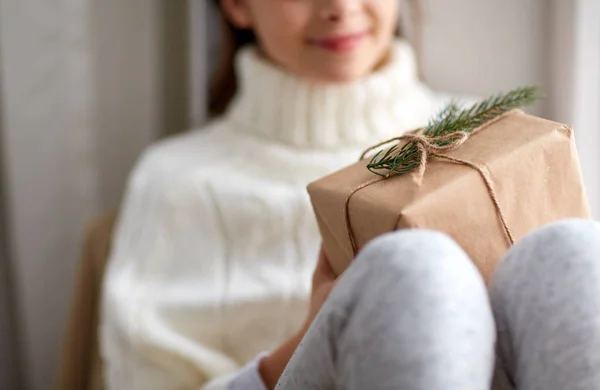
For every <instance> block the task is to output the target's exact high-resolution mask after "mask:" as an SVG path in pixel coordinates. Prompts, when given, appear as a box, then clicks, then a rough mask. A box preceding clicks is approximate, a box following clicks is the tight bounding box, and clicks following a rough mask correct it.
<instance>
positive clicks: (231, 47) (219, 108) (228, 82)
mask: <svg viewBox="0 0 600 390" xmlns="http://www.w3.org/2000/svg"><path fill="white" fill-rule="evenodd" d="M213 1H214V3H215V4H216V6H217V7H218V9H219V10H220V9H221V4H220V1H219V0H213ZM411 2H412V3H414V4H412V6H411V18H412V19H413V24H418V19H419V17H420V15H419V11H420V10H419V7H418V4H417V3H418V0H411ZM220 14H221V16H220V17H221V26H222V34H221V44H220V49H219V54H218V56H219V58H218V62H217V66H216V68H215V73H214V74H213V76H212V78H211V84H210V91H209V98H208V112H209V115H210V116H211V117H216V116H219V115H221V114H223V113H224V112H225V110H227V106H229V103H230V102H231V100H232V99H233V97H234V96H235V94H236V92H237V88H238V81H237V77H236V74H235V55H236V54H237V52H238V51H239V50H240V49H241V48H242V47H243V46H246V45H248V44H252V43H256V36H255V35H254V32H252V30H247V29H239V28H237V27H235V26H234V25H233V24H232V23H231V22H230V21H229V20H228V19H227V17H226V16H225V13H224V12H220ZM396 35H397V36H399V37H403V36H405V34H404V29H403V26H402V24H400V25H399V26H398V29H397V30H396ZM417 44H418V42H417Z"/></svg>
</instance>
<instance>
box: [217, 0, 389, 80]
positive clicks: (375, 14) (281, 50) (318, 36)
mask: <svg viewBox="0 0 600 390" xmlns="http://www.w3.org/2000/svg"><path fill="white" fill-rule="evenodd" d="M221 3H222V6H223V9H224V11H225V12H226V13H227V15H228V16H229V18H230V20H231V21H232V22H233V23H234V24H235V25H236V26H237V27H238V28H250V29H252V30H253V31H254V33H255V34H256V36H257V38H258V41H259V45H260V47H261V49H262V51H263V53H264V54H265V55H266V56H267V57H268V58H269V59H270V60H271V61H273V62H275V63H277V64H279V65H280V66H282V67H284V68H286V69H288V70H289V71H290V72H292V73H295V74H297V75H299V76H302V77H306V78H309V79H312V80H314V81H318V82H350V81H353V80H356V79H359V78H361V77H363V76H365V75H367V74H368V73H370V72H371V71H372V70H373V68H375V67H376V66H377V65H378V64H380V63H381V62H382V61H383V59H384V58H385V56H386V55H387V53H388V51H389V48H390V45H391V42H392V39H393V36H394V31H395V30H396V27H397V21H398V7H399V5H398V0H221Z"/></svg>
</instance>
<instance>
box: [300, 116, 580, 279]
mask: <svg viewBox="0 0 600 390" xmlns="http://www.w3.org/2000/svg"><path fill="white" fill-rule="evenodd" d="M447 155H449V156H452V157H456V158H459V159H462V160H466V161H469V162H472V163H475V164H479V165H483V166H485V167H487V168H488V170H489V172H490V177H491V179H492V181H493V185H494V189H495V191H496V195H497V199H498V201H499V203H500V205H501V207H502V211H503V213H504V216H505V218H506V220H507V223H508V225H509V227H510V229H511V231H512V233H513V235H514V237H515V239H516V240H517V241H518V240H519V238H521V237H523V236H524V235H526V234H527V233H528V232H530V231H531V230H533V229H535V228H537V227H540V226H542V225H545V224H547V223H549V222H552V221H556V220H559V219H564V218H589V216H590V214H589V207H588V203H587V199H586V196H585V191H584V187H583V181H582V177H581V172H580V168H579V161H578V155H577V150H576V148H575V142H574V138H573V134H572V130H571V128H570V127H568V126H565V125H563V124H560V123H556V122H552V121H549V120H546V119H542V118H538V117H534V116H530V115H527V114H524V113H523V112H521V111H514V112H512V113H511V114H509V115H506V116H504V117H503V118H501V119H500V120H498V121H496V122H495V123H493V124H491V125H490V126H488V127H487V128H485V129H483V130H482V131H480V132H478V133H477V134H474V135H473V136H472V137H471V138H470V139H469V140H468V141H467V142H466V143H465V144H464V145H462V146H461V147H460V148H458V149H457V150H453V151H451V152H448V153H447ZM368 162H369V159H365V160H362V161H360V162H358V163H356V164H353V165H351V166H349V167H347V168H344V169H342V170H340V171H338V172H335V173H333V174H331V175H329V176H326V177H324V178H322V179H320V180H318V181H316V182H313V183H311V184H310V185H309V186H308V192H309V194H310V197H311V201H312V204H313V208H314V211H315V215H316V218H317V221H318V224H319V228H320V231H321V234H322V236H323V246H324V249H325V252H326V253H327V256H328V258H329V261H330V263H331V266H332V268H333V270H334V271H335V272H336V274H341V273H342V272H343V271H344V270H345V269H346V268H347V267H348V265H349V264H350V262H351V261H352V259H353V258H354V253H353V249H352V246H351V243H350V239H349V234H348V230H347V228H346V222H345V207H344V204H345V201H346V198H347V197H348V195H349V194H350V193H351V192H352V190H353V189H355V188H356V187H358V186H360V185H361V184H363V183H366V182H368V181H371V180H372V179H373V178H374V177H376V176H375V175H374V174H373V173H371V172H369V171H368V170H367V168H366V165H367V163H368ZM417 175H418V173H417V172H412V173H408V174H404V175H397V176H394V177H391V178H389V179H387V180H382V181H379V182H377V183H375V184H372V185H369V186H367V187H365V188H363V189H361V190H360V191H358V192H356V193H355V194H353V195H352V197H351V199H350V202H349V205H348V210H349V215H350V224H351V228H352V232H353V234H354V236H355V239H356V244H357V247H358V249H359V250H360V248H362V247H363V246H364V245H365V244H366V243H367V242H368V241H370V240H371V239H373V238H375V237H377V236H379V235H381V234H383V233H386V232H390V231H393V230H396V229H407V228H423V229H431V230H436V231H441V232H444V233H446V234H448V235H449V236H451V237H452V238H453V239H454V240H455V241H456V242H457V243H458V244H459V245H460V246H461V247H462V248H463V249H464V250H465V252H466V253H467V254H468V255H469V256H470V257H471V259H472V260H473V261H474V263H475V265H476V266H477V267H478V268H479V270H480V272H481V273H482V275H483V277H484V278H485V280H486V281H489V278H490V276H491V274H492V272H493V270H494V268H495V266H496V264H497V263H498V261H499V259H500V258H501V257H502V255H503V254H504V253H505V252H506V250H507V249H508V247H509V245H510V243H509V241H508V238H507V236H506V232H505V231H504V230H503V228H502V225H501V223H500V221H499V218H498V212H497V210H496V209H495V208H494V206H493V204H492V200H491V199H490V194H489V193H488V190H487V189H486V187H485V184H484V182H483V180H482V178H481V175H480V174H479V172H477V171H476V170H475V169H473V168H470V167H467V166H464V165H460V164H456V163H453V162H448V161H444V160H439V159H436V158H435V157H433V158H430V160H429V162H428V164H427V168H426V171H425V174H424V176H423V177H422V178H418V177H416V176H417ZM420 179H422V180H420Z"/></svg>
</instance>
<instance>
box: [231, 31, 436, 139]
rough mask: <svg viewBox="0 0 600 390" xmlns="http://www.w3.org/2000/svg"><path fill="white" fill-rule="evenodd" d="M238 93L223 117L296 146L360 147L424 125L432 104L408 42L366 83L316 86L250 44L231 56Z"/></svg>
mask: <svg viewBox="0 0 600 390" xmlns="http://www.w3.org/2000/svg"><path fill="white" fill-rule="evenodd" d="M236 71H237V75H238V79H239V84H238V85H239V90H238V94H237V96H236V98H235V99H234V101H233V102H232V104H231V106H230V108H229V110H228V112H227V114H226V116H227V119H228V120H230V121H232V122H234V124H235V127H236V128H237V129H239V130H240V131H243V132H245V133H250V134H252V135H254V136H257V137H263V138H266V139H268V140H270V141H274V142H281V143H284V144H288V145H291V146H295V147H306V148H320V149H321V148H322V149H332V148H339V147H353V146H360V147H362V146H365V145H369V144H371V143H373V142H376V141H379V140H382V139H385V138H389V137H393V136H397V135H398V134H400V133H402V132H404V131H406V130H409V129H412V128H416V127H419V126H423V125H425V124H426V123H427V119H428V118H429V116H430V115H431V114H432V112H433V111H434V109H435V107H436V104H435V101H434V100H435V99H434V98H433V96H432V94H431V92H430V91H429V90H428V89H427V88H426V87H425V86H424V85H423V84H422V83H420V82H419V79H418V76H417V66H416V61H415V56H414V53H413V51H412V49H411V47H410V46H409V45H408V43H406V42H404V41H397V42H396V43H394V46H393V49H392V53H391V56H390V59H389V61H388V62H387V63H386V64H385V65H384V66H383V67H382V68H381V69H379V70H377V71H376V72H374V73H372V74H370V75H369V76H368V77H366V78H364V79H363V80H359V81H357V82H354V83H349V84H329V85H322V84H313V83H310V82H308V81H306V80H303V79H300V78H298V77H296V76H294V75H292V74H290V73H288V72H286V71H285V70H283V69H281V68H279V67H277V66H276V65H273V64H271V63H269V62H268V61H267V60H265V59H263V58H262V57H261V56H260V55H259V54H258V52H257V49H256V48H255V47H249V48H245V49H243V50H241V51H240V53H239V54H238V56H237V58H236Z"/></svg>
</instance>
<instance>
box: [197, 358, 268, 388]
mask: <svg viewBox="0 0 600 390" xmlns="http://www.w3.org/2000/svg"><path fill="white" fill-rule="evenodd" d="M264 356H265V354H261V355H258V356H257V357H256V358H255V359H254V360H252V361H251V362H250V363H248V364H247V365H246V366H244V367H242V368H241V369H240V370H238V371H237V372H235V373H233V374H231V375H230V376H225V377H221V378H218V379H216V380H214V381H212V382H210V383H209V384H207V385H206V386H204V387H203V388H202V390H267V387H266V386H265V384H264V382H263V380H262V377H261V376H260V372H259V370H258V364H259V362H260V359H262V358H263V357H264Z"/></svg>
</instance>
